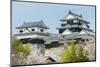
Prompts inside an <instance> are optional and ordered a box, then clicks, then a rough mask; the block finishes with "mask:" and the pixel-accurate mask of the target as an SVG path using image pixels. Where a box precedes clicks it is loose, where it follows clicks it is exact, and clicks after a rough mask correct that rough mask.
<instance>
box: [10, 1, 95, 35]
mask: <svg viewBox="0 0 100 67" xmlns="http://www.w3.org/2000/svg"><path fill="white" fill-rule="evenodd" d="M69 10H71V11H72V12H73V13H75V14H78V15H81V14H82V17H83V19H85V20H86V21H89V22H90V28H91V29H93V30H94V31H95V7H94V6H82V5H81V6H80V5H71V4H66V5H64V4H47V3H33V2H32V3H31V2H16V1H13V2H12V34H15V33H16V27H18V26H20V25H22V24H23V23H24V22H27V23H28V22H34V21H41V20H43V22H44V23H45V25H46V26H47V27H49V30H48V32H50V33H56V34H57V33H58V30H57V29H56V28H58V27H60V24H61V23H62V22H61V21H60V19H63V18H64V17H65V16H66V15H67V14H68V12H69Z"/></svg>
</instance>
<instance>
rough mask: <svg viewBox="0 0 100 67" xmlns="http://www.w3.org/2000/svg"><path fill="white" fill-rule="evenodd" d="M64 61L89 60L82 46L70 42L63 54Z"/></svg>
mask: <svg viewBox="0 0 100 67" xmlns="http://www.w3.org/2000/svg"><path fill="white" fill-rule="evenodd" d="M61 60H62V62H79V61H89V60H88V57H87V56H86V55H85V54H84V50H83V48H82V47H81V46H79V45H76V44H74V42H70V43H69V44H68V46H67V47H66V49H65V50H64V52H63V53H62V54H61Z"/></svg>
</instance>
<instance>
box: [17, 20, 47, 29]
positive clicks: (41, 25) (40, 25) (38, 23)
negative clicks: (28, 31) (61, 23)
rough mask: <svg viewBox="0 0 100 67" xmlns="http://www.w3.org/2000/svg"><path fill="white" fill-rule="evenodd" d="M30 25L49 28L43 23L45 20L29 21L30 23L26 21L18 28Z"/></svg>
mask: <svg viewBox="0 0 100 67" xmlns="http://www.w3.org/2000/svg"><path fill="white" fill-rule="evenodd" d="M29 27H39V28H45V29H48V27H47V26H46V25H45V24H44V23H43V21H42V20H41V21H35V22H29V23H24V24H22V25H21V26H19V27H16V28H17V29H20V28H29Z"/></svg>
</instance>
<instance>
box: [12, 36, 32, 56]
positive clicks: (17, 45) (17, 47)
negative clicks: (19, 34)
mask: <svg viewBox="0 0 100 67" xmlns="http://www.w3.org/2000/svg"><path fill="white" fill-rule="evenodd" d="M30 52H31V48H30V46H29V45H28V44H23V43H22V42H21V41H20V40H18V39H16V37H13V38H12V53H13V54H17V55H20V54H22V55H23V56H27V55H29V54H30Z"/></svg>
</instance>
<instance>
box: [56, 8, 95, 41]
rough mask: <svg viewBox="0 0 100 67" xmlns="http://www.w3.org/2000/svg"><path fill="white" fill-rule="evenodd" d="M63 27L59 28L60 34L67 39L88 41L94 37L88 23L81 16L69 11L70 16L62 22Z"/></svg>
mask: <svg viewBox="0 0 100 67" xmlns="http://www.w3.org/2000/svg"><path fill="white" fill-rule="evenodd" d="M60 21H61V22H62V23H61V27H59V28H57V29H58V30H59V34H60V35H62V36H63V37H64V38H67V39H80V38H82V39H88V38H91V37H92V36H94V32H93V30H91V29H90V28H89V23H90V22H88V21H86V20H84V19H83V17H82V14H81V15H77V14H75V13H72V12H71V10H70V11H69V13H68V15H67V16H65V17H64V18H63V19H61V20H60Z"/></svg>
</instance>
